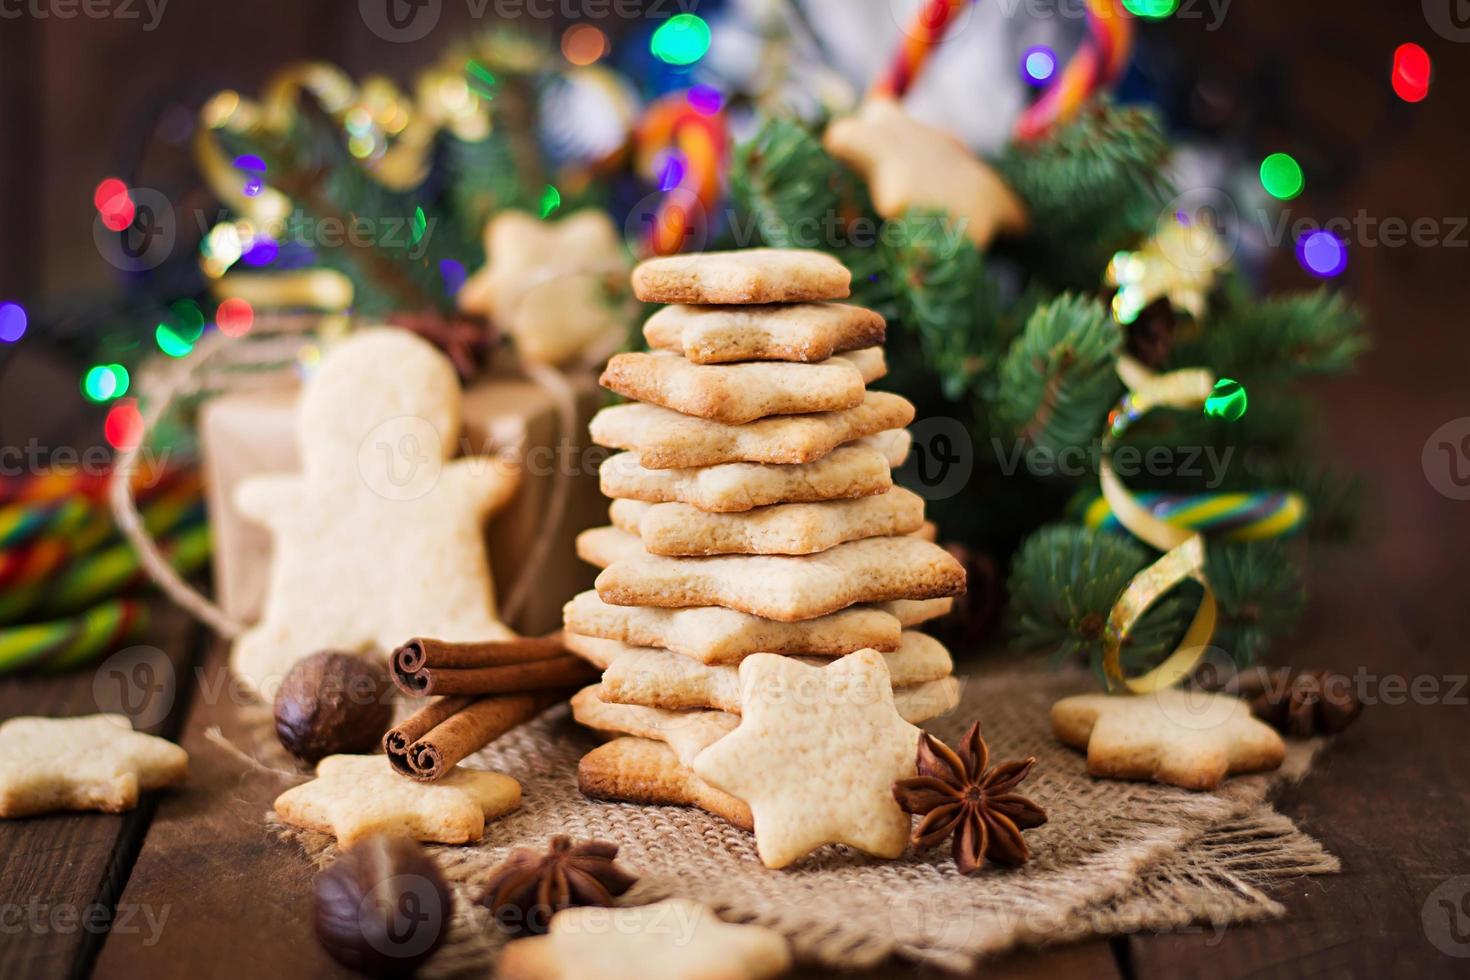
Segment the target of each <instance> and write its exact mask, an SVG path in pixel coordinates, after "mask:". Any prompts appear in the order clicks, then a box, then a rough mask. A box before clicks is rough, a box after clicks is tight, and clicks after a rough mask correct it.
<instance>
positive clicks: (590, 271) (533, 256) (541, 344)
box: [457, 208, 630, 364]
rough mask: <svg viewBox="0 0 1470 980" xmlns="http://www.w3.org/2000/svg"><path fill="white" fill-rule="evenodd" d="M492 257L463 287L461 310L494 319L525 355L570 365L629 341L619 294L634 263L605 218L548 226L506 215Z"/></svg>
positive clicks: (584, 216)
mask: <svg viewBox="0 0 1470 980" xmlns="http://www.w3.org/2000/svg"><path fill="white" fill-rule="evenodd" d="M485 255H486V265H485V267H484V268H483V269H481V270H480V271H479V272H477V273H475V274H474V275H473V276H471V277H470V278H469V279H468V280H467V281H466V282H465V284H464V286H463V287H461V289H460V292H459V296H458V299H457V302H458V304H459V308H460V309H461V310H464V311H465V312H467V313H481V314H484V315H485V316H488V317H490V318H491V319H492V320H494V321H495V323H496V324H497V325H498V326H500V327H501V328H502V329H504V330H506V331H508V332H509V333H510V334H511V336H512V337H514V338H515V345H516V350H517V352H518V353H520V355H521V356H522V357H525V358H527V359H529V360H533V361H536V362H538V363H542V364H563V363H565V362H567V361H570V360H574V359H575V358H577V357H578V355H580V354H582V353H583V352H584V351H587V350H589V349H591V348H592V347H595V346H599V345H600V343H601V342H602V341H603V340H607V339H610V338H621V337H622V334H623V332H624V330H625V328H626V326H627V324H626V322H625V321H626V316H625V314H624V312H623V310H622V309H621V308H620V304H619V303H618V302H617V301H616V300H615V299H614V298H613V293H614V289H615V288H622V286H623V284H624V283H625V282H626V281H627V276H628V269H629V265H630V263H629V262H628V257H627V253H626V251H625V249H624V247H623V243H622V241H620V240H619V238H618V233H617V229H616V228H614V227H613V223H612V219H611V218H609V217H608V216H607V214H606V213H605V212H603V211H600V210H597V209H595V208H588V209H587V210H583V211H576V212H574V213H572V214H569V215H567V216H566V217H564V218H562V219H560V220H557V221H542V220H539V219H537V218H536V217H535V216H534V215H531V214H527V213H526V212H524V211H502V212H500V213H499V214H497V215H496V216H495V218H494V219H493V220H491V222H490V224H489V225H488V226H487V227H486V229H485Z"/></svg>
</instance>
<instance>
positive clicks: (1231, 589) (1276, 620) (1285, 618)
mask: <svg viewBox="0 0 1470 980" xmlns="http://www.w3.org/2000/svg"><path fill="white" fill-rule="evenodd" d="M1205 574H1206V576H1207V577H1208V578H1209V580H1210V584H1211V586H1213V587H1214V590H1215V596H1216V598H1217V599H1219V602H1220V619H1219V623H1218V625H1217V628H1216V630H1215V639H1214V641H1213V642H1214V645H1215V646H1218V647H1221V648H1223V649H1225V650H1227V651H1229V652H1230V654H1231V655H1232V656H1233V658H1234V659H1235V662H1236V664H1237V665H1238V666H1245V665H1246V664H1249V663H1251V662H1253V661H1255V660H1257V659H1258V658H1259V657H1260V655H1261V654H1262V653H1263V652H1264V651H1265V650H1266V649H1267V648H1268V647H1269V646H1270V643H1271V640H1272V639H1273V638H1275V637H1279V636H1281V635H1282V634H1283V633H1285V632H1286V631H1287V630H1288V629H1290V628H1291V627H1292V626H1293V625H1294V624H1295V623H1296V621H1297V620H1298V619H1300V618H1301V614H1302V608H1303V606H1304V605H1305V598H1306V597H1305V588H1304V586H1303V583H1302V574H1301V569H1300V568H1298V567H1297V565H1296V563H1295V562H1293V561H1292V559H1291V555H1290V553H1289V552H1288V550H1287V548H1286V546H1285V545H1284V544H1282V543H1281V542H1277V541H1261V542H1248V543H1227V542H1219V543H1211V544H1210V546H1209V548H1208V550H1207V552H1206V558H1205Z"/></svg>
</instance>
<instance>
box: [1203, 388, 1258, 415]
mask: <svg viewBox="0 0 1470 980" xmlns="http://www.w3.org/2000/svg"><path fill="white" fill-rule="evenodd" d="M1248 402H1249V399H1247V398H1246V395H1245V385H1243V384H1241V383H1240V382H1239V381H1236V380H1235V379H1234V378H1221V379H1220V380H1219V381H1216V382H1215V387H1214V388H1213V389H1211V390H1210V396H1209V397H1208V398H1206V399H1205V414H1206V415H1208V416H1209V417H1210V418H1212V419H1224V420H1225V421H1227V422H1234V421H1235V420H1236V419H1238V418H1240V417H1241V416H1242V415H1244V414H1245V410H1246V406H1247V404H1248Z"/></svg>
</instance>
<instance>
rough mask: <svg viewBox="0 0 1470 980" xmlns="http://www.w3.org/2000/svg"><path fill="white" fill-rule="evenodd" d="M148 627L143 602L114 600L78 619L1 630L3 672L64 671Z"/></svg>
mask: <svg viewBox="0 0 1470 980" xmlns="http://www.w3.org/2000/svg"><path fill="white" fill-rule="evenodd" d="M147 627H148V610H147V607H146V606H145V605H144V604H143V603H141V602H139V601H138V600H136V599H113V600H110V601H108V602H103V603H99V604H98V605H95V606H93V607H92V608H91V609H88V610H86V611H85V612H83V613H81V614H80V615H77V616H70V617H67V618H65V619H58V620H54V621H51V622H45V623H30V624H27V625H24V626H11V627H8V628H5V629H0V673H14V672H15V671H18V670H27V669H31V670H46V671H52V670H65V669H66V668H68V667H74V666H76V665H78V664H83V663H87V662H89V661H92V660H96V659H97V658H99V657H102V656H105V655H106V654H108V653H111V652H112V651H114V650H116V649H117V648H118V647H120V646H122V645H123V644H125V643H128V642H130V641H132V640H134V639H136V638H137V637H139V636H140V635H142V633H143V631H144V630H145V629H147Z"/></svg>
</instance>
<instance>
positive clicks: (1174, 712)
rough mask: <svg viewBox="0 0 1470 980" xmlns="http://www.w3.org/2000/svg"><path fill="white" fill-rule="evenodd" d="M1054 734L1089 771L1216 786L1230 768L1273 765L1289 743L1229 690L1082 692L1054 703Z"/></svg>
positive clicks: (1191, 786)
mask: <svg viewBox="0 0 1470 980" xmlns="http://www.w3.org/2000/svg"><path fill="white" fill-rule="evenodd" d="M1051 725H1052V731H1053V732H1054V733H1055V734H1056V736H1057V738H1058V739H1060V740H1061V741H1063V742H1065V743H1066V744H1068V745H1070V746H1072V747H1074V748H1079V749H1084V748H1085V749H1086V750H1087V771H1088V772H1089V773H1091V774H1092V775H1094V776H1106V777H1109V778H1112V779H1152V780H1154V781H1155V782H1160V783H1169V784H1170V785H1173V786H1182V787H1184V788H1185V789H1213V788H1214V787H1216V786H1218V785H1219V784H1220V781H1221V780H1222V779H1224V778H1225V777H1226V776H1227V775H1230V774H1232V773H1246V772H1261V771H1262V770H1266V769H1275V768H1276V767H1277V766H1279V765H1281V760H1282V759H1284V758H1285V757H1286V744H1285V743H1284V742H1282V741H1281V736H1280V735H1278V734H1277V733H1276V731H1275V730H1274V729H1272V728H1271V726H1269V725H1267V724H1265V723H1264V722H1261V721H1259V720H1258V719H1256V718H1255V717H1254V716H1252V715H1251V711H1250V706H1249V705H1247V704H1246V703H1245V702H1244V701H1242V700H1240V699H1239V698H1235V697H1231V696H1230V695H1228V694H1210V693H1206V692H1204V691H1182V690H1177V689H1169V690H1164V691H1159V692H1156V693H1154V694H1140V695H1111V694H1079V695H1076V696H1075V697H1070V698H1063V699H1062V700H1060V701H1058V702H1057V703H1056V704H1054V705H1052V706H1051Z"/></svg>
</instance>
